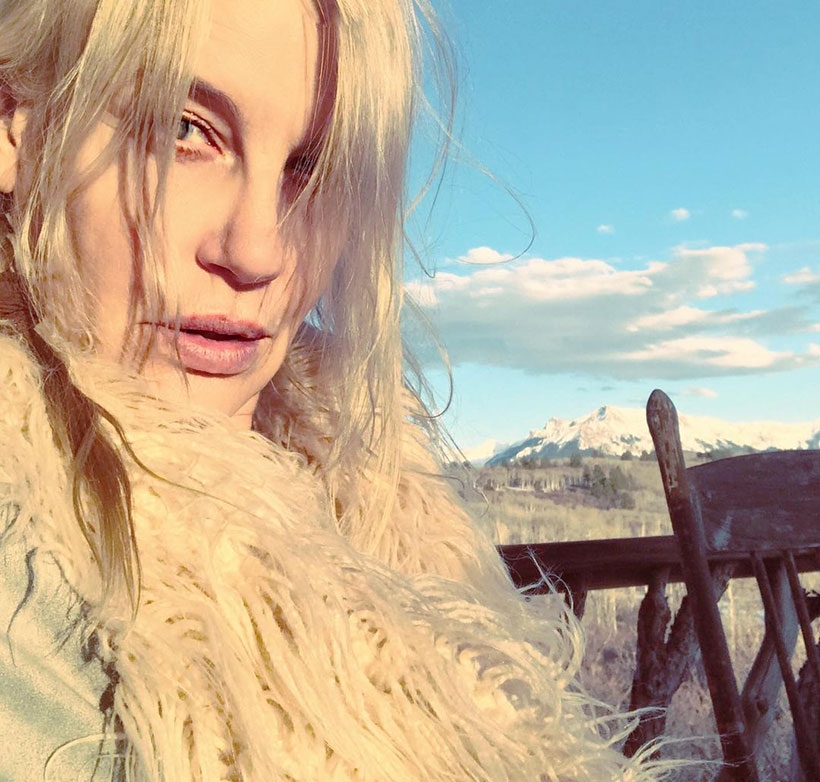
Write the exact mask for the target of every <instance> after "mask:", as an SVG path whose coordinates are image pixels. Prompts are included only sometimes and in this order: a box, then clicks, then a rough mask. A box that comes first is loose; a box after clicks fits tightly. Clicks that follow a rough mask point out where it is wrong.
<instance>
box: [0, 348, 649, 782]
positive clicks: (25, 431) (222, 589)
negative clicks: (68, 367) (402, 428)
mask: <svg viewBox="0 0 820 782" xmlns="http://www.w3.org/2000/svg"><path fill="white" fill-rule="evenodd" d="M72 370H73V373H74V376H75V379H76V381H77V382H78V384H79V385H80V386H81V387H82V388H83V389H84V390H85V391H86V393H88V394H89V395H90V396H92V398H94V399H95V401H97V402H99V403H100V404H102V405H103V406H105V407H106V408H107V409H108V410H109V411H111V412H112V413H113V414H114V415H115V416H116V417H117V418H118V419H119V421H120V422H121V423H122V424H123V425H124V427H125V430H126V433H127V436H128V438H129V440H130V442H131V444H132V446H133V448H134V450H135V452H136V453H137V455H138V456H139V457H140V459H142V460H143V462H144V463H145V464H146V465H147V466H148V467H150V468H151V469H152V470H153V471H155V472H156V473H157V474H158V475H161V476H162V480H160V479H158V478H156V477H153V476H151V475H149V474H147V473H145V472H144V471H142V470H141V469H139V468H138V467H135V466H133V465H131V464H129V465H128V466H129V474H130V477H131V482H132V488H133V502H134V514H135V526H136V537H137V543H138V547H139V551H140V556H141V562H142V569H143V573H142V581H143V590H142V595H141V601H140V608H139V612H138V614H137V617H136V619H135V620H134V621H133V622H130V621H128V620H127V619H126V617H125V616H124V615H123V613H122V611H121V610H118V608H117V607H116V606H109V607H108V608H107V609H105V610H103V611H102V612H101V613H99V615H98V616H96V618H95V624H94V627H93V628H89V629H93V630H94V631H96V633H97V636H98V637H99V639H100V644H101V647H100V648H101V654H102V656H103V658H104V659H105V660H106V661H108V662H109V663H111V664H113V665H114V666H115V667H116V671H117V674H118V686H117V688H116V692H115V696H114V710H115V713H116V716H117V719H118V720H119V722H120V723H121V725H122V728H123V730H124V733H125V735H126V736H127V739H128V743H129V745H130V747H131V761H132V762H131V764H130V768H129V772H128V774H129V778H130V779H134V780H140V781H142V780H152V782H153V781H157V782H158V781H159V780H162V782H187V780H192V781H195V782H217V781H220V780H231V781H232V782H238V781H239V780H244V781H245V782H272V781H274V780H290V781H291V782H296V781H298V782H309V781H310V782H313V781H315V782H333V781H334V780H339V782H342V781H344V782H348V781H349V780H359V782H371V781H372V782H375V781H376V780H379V782H412V781H413V780H419V781H421V780H425V782H444V781H445V780H484V781H486V782H490V780H492V781H493V782H501V781H502V780H510V781H512V780H522V782H523V780H560V781H561V782H571V781H574V780H578V781H579V782H580V780H587V781H588V782H593V781H594V782H603V780H619V779H623V780H627V779H629V780H649V779H651V778H653V777H652V772H651V769H648V768H647V766H646V764H642V763H641V762H640V761H639V760H634V759H630V760H628V759H624V758H623V757H621V755H620V754H618V753H617V752H616V751H614V750H613V749H612V748H611V746H610V744H611V740H610V741H604V740H603V739H601V738H600V737H599V735H598V733H597V730H596V728H595V727H594V723H595V721H594V720H592V719H591V717H589V716H588V712H587V710H586V709H587V707H588V704H589V701H588V699H587V698H585V697H584V696H583V695H582V694H580V693H579V692H577V690H576V689H575V687H574V685H573V683H572V682H573V677H574V673H575V670H576V667H577V662H578V657H579V653H580V652H579V649H580V645H579V631H578V629H577V626H576V625H574V624H572V622H571V620H568V619H567V617H566V612H565V609H564V608H563V604H562V602H561V600H560V599H557V598H556V599H547V600H544V601H541V602H538V603H536V601H533V602H532V603H530V604H527V603H525V602H524V601H523V600H522V599H521V598H520V597H519V596H518V595H517V593H516V592H515V590H514V589H513V588H512V586H511V584H510V582H509V579H508V578H507V577H506V574H505V572H504V570H503V566H502V565H501V563H500V560H499V559H498V556H497V555H496V553H495V551H494V549H493V547H492V544H491V543H490V542H489V540H487V539H486V538H485V537H484V536H483V535H481V534H480V533H479V532H478V531H477V530H476V529H475V527H474V526H473V525H472V524H471V523H470V521H469V519H468V518H467V516H466V515H465V514H464V512H463V511H462V510H461V509H460V508H458V506H457V503H456V502H455V500H454V499H453V497H452V495H451V493H450V492H449V490H448V489H447V487H446V485H445V484H444V483H442V482H441V481H437V480H436V479H434V478H431V477H425V476H424V475H422V474H421V473H420V472H419V470H418V468H419V467H422V468H423V467H424V466H425V465H426V466H427V467H428V468H429V467H430V466H431V465H430V464H429V461H427V457H426V456H425V449H424V445H423V440H422V439H421V437H420V436H419V435H418V433H416V432H414V431H413V430H412V429H408V433H407V451H408V454H410V455H411V456H410V458H409V461H411V462H413V461H415V462H416V464H415V468H414V469H408V470H407V471H406V472H405V473H404V474H403V476H402V484H401V489H400V496H401V500H400V503H399V507H397V509H396V512H395V513H394V515H393V518H392V525H391V527H390V529H389V530H387V531H386V532H385V534H384V535H383V536H381V538H380V539H379V540H380V542H379V544H378V551H362V550H360V548H359V547H357V546H356V535H357V531H356V530H355V529H353V530H351V531H350V533H351V534H342V532H341V531H340V530H339V529H338V528H337V524H336V518H335V515H334V513H333V509H332V508H330V507H329V506H328V500H327V494H326V491H325V488H324V486H323V481H322V467H321V464H318V465H314V466H313V467H308V464H307V459H306V458H305V457H304V456H303V455H299V454H297V453H294V452H293V451H292V450H288V449H285V448H284V447H282V446H280V445H276V444H274V443H272V442H271V441H269V440H268V439H266V438H263V437H262V436H261V435H258V434H255V433H252V432H238V431H235V430H232V429H230V428H229V427H228V426H227V425H226V422H225V421H224V420H221V419H218V418H216V417H215V416H209V415H207V414H205V413H202V414H201V415H200V414H196V415H192V414H191V413H190V411H183V410H180V409H176V408H174V407H173V406H172V405H168V404H165V403H162V402H159V401H157V400H156V399H151V398H150V396H149V395H146V389H145V388H142V387H139V385H138V384H135V383H134V382H133V381H129V380H126V379H123V378H122V377H121V376H119V375H114V374H112V373H111V371H110V370H109V369H107V368H106V367H104V366H101V365H94V364H92V363H84V364H82V365H75V366H73V367H72ZM0 378H2V380H1V381H0V409H2V410H3V411H4V412H3V416H2V417H0V442H2V443H3V444H4V448H3V450H2V454H0V502H2V503H14V504H16V506H17V509H18V510H19V513H18V520H17V526H16V528H15V529H14V530H12V533H11V534H25V535H26V536H27V538H29V539H31V540H33V541H35V542H36V545H38V546H40V547H41V548H42V549H45V550H48V551H50V552H52V553H53V554H54V556H55V558H56V559H57V560H58V562H59V563H60V565H61V566H62V568H63V571H64V573H65V574H66V578H67V579H68V580H69V582H70V583H71V585H72V586H73V587H74V588H75V589H76V590H77V591H78V592H79V594H81V595H83V597H84V598H85V600H86V601H87V602H88V603H89V604H90V605H91V606H92V608H93V607H94V605H95V603H96V602H97V601H98V597H99V584H98V583H97V577H96V572H95V569H94V567H93V564H92V563H91V561H90V556H89V553H88V551H87V548H86V546H85V543H84V541H83V539H82V536H81V535H80V534H79V532H78V531H77V526H76V523H75V522H74V519H73V511H72V505H71V499H70V492H69V489H68V485H69V484H68V480H67V476H66V471H65V466H64V464H63V463H62V460H61V458H60V456H59V454H58V453H57V452H56V450H55V448H54V444H53V439H52V437H51V433H50V429H49V425H48V421H47V418H46V412H45V407H44V403H43V400H42V397H41V395H40V392H39V378H38V375H37V372H36V369H35V367H34V366H33V364H32V362H31V361H30V359H29V357H28V355H27V354H26V352H25V350H24V349H23V348H22V346H21V344H20V343H19V342H18V341H16V340H14V339H13V338H10V337H0ZM428 471H430V470H428ZM598 721H600V720H598Z"/></svg>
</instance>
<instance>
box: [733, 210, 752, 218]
mask: <svg viewBox="0 0 820 782" xmlns="http://www.w3.org/2000/svg"><path fill="white" fill-rule="evenodd" d="M748 216H749V213H748V212H747V211H746V210H745V209H732V217H734V218H735V220H745V219H746V218H747V217H748Z"/></svg>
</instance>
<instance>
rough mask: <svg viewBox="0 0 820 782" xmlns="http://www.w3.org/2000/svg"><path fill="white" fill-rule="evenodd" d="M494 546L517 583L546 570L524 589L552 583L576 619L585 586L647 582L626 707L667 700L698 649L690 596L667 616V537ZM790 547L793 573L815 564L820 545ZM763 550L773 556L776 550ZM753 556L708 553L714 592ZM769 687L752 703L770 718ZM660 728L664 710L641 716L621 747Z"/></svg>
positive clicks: (748, 567)
mask: <svg viewBox="0 0 820 782" xmlns="http://www.w3.org/2000/svg"><path fill="white" fill-rule="evenodd" d="M498 550H499V553H500V554H501V557H502V559H503V560H504V562H505V564H506V566H507V569H508V570H509V572H510V575H511V577H512V580H513V582H514V583H515V585H516V586H517V587H518V588H523V587H527V586H530V585H532V584H535V583H537V582H539V581H541V580H542V579H541V574H542V573H543V574H546V575H548V576H549V581H550V583H549V584H542V585H541V586H538V587H535V588H532V589H530V590H528V591H527V593H526V594H532V595H537V594H546V593H549V592H550V591H551V589H552V588H553V586H554V587H557V588H558V589H559V590H560V591H563V592H564V593H565V594H566V595H567V596H568V598H570V597H571V600H572V606H573V609H574V611H575V613H576V614H577V615H578V616H579V617H581V616H583V613H584V607H585V604H586V596H587V593H588V592H589V591H591V590H595V589H618V588H622V587H633V586H646V588H647V590H646V595H645V596H644V598H643V600H642V602H641V607H640V610H639V612H638V621H637V627H636V635H637V642H636V654H635V660H636V665H635V675H634V678H633V682H632V693H631V698H630V709H638V708H643V707H646V706H656V707H660V708H662V709H665V708H666V707H668V706H669V703H670V701H671V699H672V696H673V695H674V694H675V692H676V691H677V690H678V688H679V687H680V685H681V684H682V683H683V681H684V679H685V676H686V673H687V671H688V669H689V666H690V664H691V663H692V661H693V660H694V658H695V656H696V654H697V650H698V642H697V635H696V633H695V627H694V618H693V616H692V606H691V602H690V600H689V597H688V596H687V597H684V599H683V602H682V603H681V606H680V608H679V609H678V612H677V614H676V615H675V616H674V617H672V614H671V611H670V609H669V605H668V602H667V599H666V584H667V583H672V582H680V581H683V575H682V571H681V562H680V555H679V553H678V544H677V542H676V540H675V537H674V535H656V536H652V537H644V538H609V539H604V540H579V541H569V542H564V543H526V544H514V545H513V544H508V545H501V546H498ZM792 551H793V553H794V560H795V565H796V568H797V570H798V571H799V572H808V571H812V570H818V569H820V545H815V546H804V547H801V548H799V549H793V550H792ZM769 553H770V554H772V555H773V556H774V555H775V554H776V553H778V552H769ZM755 556H759V554H758V553H757V552H753V551H752V550H751V549H748V548H747V549H743V550H737V551H731V550H730V551H724V550H721V551H714V552H708V554H707V560H708V563H709V567H710V570H711V572H712V577H713V581H714V587H715V594H716V595H718V596H719V595H721V594H722V593H723V592H724V591H725V589H726V586H727V584H728V583H729V580H730V579H732V578H752V577H754V576H755V564H754V561H753V559H754V557H755ZM765 556H766V553H765V552H764V558H765ZM811 608H812V613H813V616H816V615H817V614H818V612H819V610H818V609H820V606H818V605H817V600H814V601H813V603H812V606H811ZM775 685H776V686H777V690H778V691H779V686H780V685H779V684H777V682H774V681H773V684H772V685H771V686H769V689H770V690H772V691H771V692H769V691H764V690H761V695H760V696H759V698H758V701H759V707H760V708H761V709H762V710H768V711H769V712H770V713H771V717H772V718H773V716H774V711H775V702H776V697H777V692H776V691H774V686H775ZM756 702H757V701H756ZM769 721H770V720H769ZM766 722H767V721H766V720H764V721H763V724H765V723H766ZM665 727H666V716H665V712H658V713H657V714H656V715H647V716H646V717H645V718H644V719H642V720H641V722H640V724H639V725H638V726H637V727H636V728H635V730H634V731H633V732H632V734H631V735H630V736H629V738H628V739H627V741H626V744H625V746H624V751H625V752H626V753H627V754H632V753H634V752H635V751H636V750H637V749H638V748H639V747H640V746H642V745H643V744H644V743H645V742H646V741H648V740H650V739H653V738H656V737H658V736H660V735H661V734H662V733H663V731H664V729H665Z"/></svg>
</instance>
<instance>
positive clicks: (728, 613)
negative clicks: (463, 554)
mask: <svg viewBox="0 0 820 782" xmlns="http://www.w3.org/2000/svg"><path fill="white" fill-rule="evenodd" d="M596 465H597V466H598V469H597V470H596V469H595V467H596ZM616 467H617V468H618V469H619V471H620V475H617V474H616V480H615V483H618V484H621V485H623V479H624V478H625V479H626V484H627V485H628V488H627V489H626V490H625V492H624V491H623V490H622V491H620V492H616V491H614V490H613V489H612V487H611V486H610V487H608V489H604V490H599V491H596V492H594V493H593V491H591V490H590V489H589V487H588V486H587V488H582V487H573V486H572V485H571V484H572V483H573V482H576V483H577V482H580V481H582V480H583V475H584V471H585V470H586V474H587V477H588V478H591V477H592V475H593V473H594V474H595V475H597V476H598V477H599V478H600V476H601V475H602V474H603V475H604V476H609V475H611V474H612V473H611V471H612V470H613V468H616ZM459 475H460V477H461V479H462V480H464V473H463V472H460V473H459ZM470 479H471V480H472V482H473V484H474V485H475V486H476V487H477V488H478V489H479V491H478V492H476V491H472V492H471V491H467V492H465V496H466V499H467V500H468V503H469V505H470V508H471V510H472V512H473V514H474V516H475V518H476V519H477V520H478V521H479V523H480V524H482V525H483V526H484V527H485V528H486V530H487V531H488V532H489V534H490V535H491V536H492V537H493V539H494V540H495V541H496V542H497V543H526V542H551V541H564V540H585V539H597V538H609V537H625V536H645V535H667V534H671V532H672V530H671V525H670V522H669V517H668V515H667V510H666V503H665V500H664V497H663V490H662V487H661V485H660V478H659V475H658V467H657V464H656V463H655V462H654V461H638V460H632V461H620V460H617V459H592V458H585V459H584V460H583V463H582V465H581V466H573V467H570V466H569V464H568V462H567V460H555V461H553V462H551V463H549V466H542V467H535V468H529V469H521V468H515V469H510V468H505V467H495V468H482V469H478V470H472V471H471V472H470ZM470 479H468V482H469V480H470ZM599 483H600V482H599ZM599 489H600V485H599ZM482 494H483V496H482ZM625 494H626V495H629V497H631V498H632V499H631V500H630V499H629V498H628V497H625ZM596 495H597V496H596ZM633 501H634V502H633ZM617 505H621V506H622V507H614V506H617ZM633 505H634V507H632V506H633ZM804 583H809V585H810V586H812V587H815V588H816V586H817V582H816V581H815V582H814V583H811V582H810V581H809V580H808V579H804ZM682 593H683V587H682V585H670V587H669V588H668V595H669V598H670V605H671V606H672V608H673V610H674V609H675V608H676V607H677V604H679V602H680V599H681V597H682ZM642 596H643V589H617V590H607V591H598V592H592V593H590V595H589V597H588V600H587V606H586V612H585V614H584V619H583V626H584V629H585V632H586V656H585V661H584V665H583V669H582V672H581V681H582V683H583V685H584V686H585V687H586V688H587V690H588V691H589V692H590V693H592V694H593V695H595V696H597V697H599V698H600V699H601V700H603V701H606V702H608V703H612V704H614V705H619V706H621V707H623V708H626V707H628V705H629V691H630V686H631V683H632V675H633V671H634V663H635V625H636V620H637V613H638V607H639V604H640V601H641V598H642ZM721 611H722V613H723V617H724V625H725V627H726V632H727V638H728V642H729V648H730V651H731V653H732V655H733V658H734V663H735V669H736V671H738V672H739V674H740V676H741V677H743V678H745V674H746V671H747V670H748V669H749V667H750V665H751V663H752V659H753V655H754V652H755V651H756V649H757V647H758V644H759V642H760V638H761V636H762V607H761V604H760V600H759V597H758V594H757V587H756V585H755V584H754V582H753V581H752V580H748V579H744V580H737V581H732V582H730V586H729V588H728V590H727V592H726V593H725V594H724V596H723V598H722V600H721ZM801 647H802V644H798V650H799V649H800V648H801ZM802 662H803V660H802V659H800V658H799V657H798V658H796V660H795V669H797V668H798V667H799V665H802ZM740 684H741V685H742V679H741V680H740ZM790 731H791V722H790V717H789V713H788V709H787V708H786V700H785V695H782V697H781V705H780V708H779V710H778V714H777V717H776V719H775V723H774V725H773V727H772V729H771V730H770V733H769V735H768V738H767V741H766V744H765V746H764V747H763V749H762V752H761V756H760V767H761V772H762V774H761V776H762V780H765V782H781V780H782V781H783V782H785V781H786V780H788V769H789V758H790V755H791V733H790ZM714 734H715V724H714V720H713V716H712V710H711V702H710V700H709V696H708V692H707V690H706V687H705V680H704V676H703V672H702V668H701V666H700V661H698V663H697V664H696V665H695V666H694V667H693V670H691V671H690V673H689V676H688V678H687V680H686V681H685V682H684V684H683V686H682V687H681V689H680V690H679V691H678V693H677V694H676V696H675V698H674V699H673V701H672V704H671V706H670V709H669V713H668V721H667V736H668V737H672V738H674V739H675V740H676V741H675V742H673V743H672V744H671V745H670V746H668V747H667V748H666V750H665V752H664V754H665V755H666V756H668V757H685V758H693V759H695V758H697V759H700V760H708V759H714V758H719V757H720V747H719V743H718V741H717V738H716V736H715V735H714ZM713 775H714V767H713V766H708V765H705V766H699V767H698V768H695V769H691V770H687V771H685V772H681V773H679V774H678V775H677V777H676V778H677V779H679V780H681V782H690V780H691V781H694V780H710V779H712V777H713Z"/></svg>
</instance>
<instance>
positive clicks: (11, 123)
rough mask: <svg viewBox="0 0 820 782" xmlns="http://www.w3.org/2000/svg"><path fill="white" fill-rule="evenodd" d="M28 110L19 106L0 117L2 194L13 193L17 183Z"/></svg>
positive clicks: (0, 185) (0, 178)
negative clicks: (21, 143)
mask: <svg viewBox="0 0 820 782" xmlns="http://www.w3.org/2000/svg"><path fill="white" fill-rule="evenodd" d="M27 118H28V110H27V109H25V108H24V107H22V106H20V105H19V104H18V105H17V106H15V107H14V109H12V110H11V111H8V112H4V113H3V114H2V116H0V193H11V192H12V190H14V185H15V184H16V182H17V164H18V161H19V159H20V141H21V139H22V137H23V130H24V129H25V127H26V119H27Z"/></svg>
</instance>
